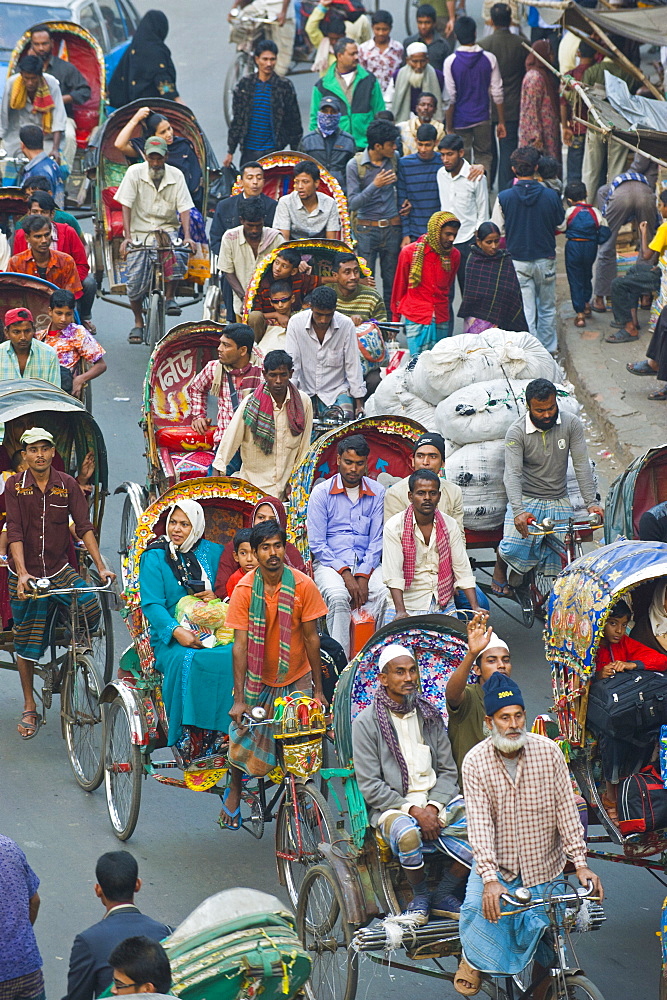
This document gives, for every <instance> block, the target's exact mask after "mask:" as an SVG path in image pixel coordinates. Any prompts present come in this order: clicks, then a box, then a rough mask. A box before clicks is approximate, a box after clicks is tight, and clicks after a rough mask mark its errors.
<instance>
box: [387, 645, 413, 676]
mask: <svg viewBox="0 0 667 1000" xmlns="http://www.w3.org/2000/svg"><path fill="white" fill-rule="evenodd" d="M399 656H409V657H410V659H411V660H414V661H415V663H416V662H417V657H416V656H415V654H414V653H413V652H412V650H411V649H408V647H407V646H399V645H398V643H397V642H392V644H391V645H390V646H385V647H384V649H383V650H382V652H381V653H380V658H379V659H378V670H382V668H383V667H384V666H385V665H386V664H387V663H389V661H390V660H396V659H397V658H398V657H399Z"/></svg>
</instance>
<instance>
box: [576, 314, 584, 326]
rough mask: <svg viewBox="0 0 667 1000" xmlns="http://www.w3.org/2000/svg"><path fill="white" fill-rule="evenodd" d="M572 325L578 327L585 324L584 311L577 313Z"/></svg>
mask: <svg viewBox="0 0 667 1000" xmlns="http://www.w3.org/2000/svg"><path fill="white" fill-rule="evenodd" d="M574 325H575V326H579V327H582V326H586V317H585V314H584V313H577V315H576V317H575V320H574Z"/></svg>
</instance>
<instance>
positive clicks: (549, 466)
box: [491, 378, 604, 597]
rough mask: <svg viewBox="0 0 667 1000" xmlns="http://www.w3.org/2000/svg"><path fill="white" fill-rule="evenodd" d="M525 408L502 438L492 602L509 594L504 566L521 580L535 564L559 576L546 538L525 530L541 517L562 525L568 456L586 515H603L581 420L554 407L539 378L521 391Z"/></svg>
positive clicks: (568, 508) (548, 387) (567, 509)
mask: <svg viewBox="0 0 667 1000" xmlns="http://www.w3.org/2000/svg"><path fill="white" fill-rule="evenodd" d="M526 408H527V412H526V415H525V417H519V419H518V420H515V421H514V423H513V424H512V426H511V427H510V428H509V430H508V431H507V434H506V435H505V475H504V483H505V489H506V491H507V498H508V504H507V514H506V516H505V525H504V528H503V540H502V541H501V543H500V545H499V546H498V557H497V559H496V567H495V569H494V571H493V579H492V581H491V586H492V588H493V592H494V594H497V595H498V597H505V596H507V595H508V594H509V589H510V588H509V584H508V582H507V567H508V566H509V568H510V569H511V570H513V571H514V572H515V573H517V574H518V575H519V576H521V577H523V576H524V574H526V573H527V572H528V571H529V570H530V569H532V568H533V567H534V566H538V565H539V566H541V567H542V568H543V570H544V572H545V573H548V574H551V575H553V576H556V575H557V574H558V573H559V572H560V570H561V563H560V556H559V555H558V554H557V552H555V550H554V549H553V548H551V547H550V546H549V545H547V541H546V536H544V535H542V534H537V535H534V536H531V535H530V529H529V525H530V524H532V523H533V522H535V521H542V520H543V519H544V518H553V519H554V520H562V519H563V518H567V517H568V516H569V515H570V514H571V512H572V504H571V503H570V499H569V497H568V494H567V461H568V457H569V456H570V455H571V456H572V462H573V465H574V471H575V473H576V476H577V482H578V484H579V488H580V490H581V495H582V496H583V498H584V503H585V504H586V507H587V509H588V511H589V512H590V513H591V514H597V515H598V516H599V517H600V518H602V517H603V516H604V511H603V510H602V508H601V507H600V505H599V503H598V501H597V499H596V496H595V484H594V482H593V475H592V473H591V465H590V461H589V458H588V449H587V447H586V435H585V432H584V425H583V422H582V421H581V419H580V418H579V417H577V416H575V414H573V413H568V412H567V411H565V410H561V409H560V408H559V406H558V397H557V392H556V386H555V385H554V384H553V382H549V381H548V380H547V379H543V378H538V379H533V381H532V382H529V383H528V385H527V386H526Z"/></svg>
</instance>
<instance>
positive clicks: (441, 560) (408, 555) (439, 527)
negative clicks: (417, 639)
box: [401, 504, 454, 608]
mask: <svg viewBox="0 0 667 1000" xmlns="http://www.w3.org/2000/svg"><path fill="white" fill-rule="evenodd" d="M434 521H435V545H436V548H437V550H438V605H439V606H440V607H441V608H446V607H447V605H448V604H450V603H451V600H452V595H453V593H454V569H453V567H452V549H451V546H450V544H449V531H448V530H447V525H446V524H445V519H444V517H443V516H442V514H441V513H440V511H439V510H436V512H435V519H434ZM401 545H402V546H403V579H404V581H405V589H406V590H407V589H408V587H409V586H410V585H411V583H412V581H413V580H414V578H415V567H416V565H417V546H416V544H415V510H414V507H413V506H412V504H410V506H409V507H408V508H407V509H406V511H405V514H404V515H403V526H402V529H401Z"/></svg>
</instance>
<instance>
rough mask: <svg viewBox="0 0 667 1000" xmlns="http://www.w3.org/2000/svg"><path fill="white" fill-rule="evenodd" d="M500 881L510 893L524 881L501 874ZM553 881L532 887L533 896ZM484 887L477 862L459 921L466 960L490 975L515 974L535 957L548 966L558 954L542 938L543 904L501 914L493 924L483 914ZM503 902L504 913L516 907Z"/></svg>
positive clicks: (544, 922)
mask: <svg viewBox="0 0 667 1000" xmlns="http://www.w3.org/2000/svg"><path fill="white" fill-rule="evenodd" d="M498 881H499V882H500V883H501V885H503V886H505V888H506V889H508V890H509V891H510V892H513V891H514V890H515V889H518V888H519V886H520V885H521V884H522V883H521V879H520V878H515V879H513V880H512V881H511V882H508V881H506V880H505V879H503V878H501V877H500V875H498ZM551 884H552V883H550V882H545V883H543V884H541V885H535V886H531V887H530V891H531V892H532V894H533V897H543V896H544V893H545V891H546V890H547V889H548V888H549V886H550V885H551ZM483 890H484V884H483V882H482V879H481V876H480V875H478V874H477V865H473V869H472V871H471V872H470V875H469V877H468V885H467V887H466V897H465V900H464V901H463V906H462V907H461V916H460V920H459V928H460V936H461V945H462V948H463V956H464V958H465V960H466V962H468V963H469V964H470V965H472V966H473V968H475V969H478V970H479V971H480V972H486V973H488V974H489V975H491V976H516V975H517V974H518V973H519V972H521V971H522V970H523V969H525V968H526V966H527V965H528V963H529V962H531V961H532V960H533V958H534V959H535V960H536V961H537V962H539V964H540V965H542V966H543V967H544V968H549V966H551V965H552V964H553V962H554V960H555V955H554V950H553V948H552V947H551V943H550V942H549V941H547V940H544V938H543V935H544V931H545V930H546V928H547V927H548V926H549V918H548V917H547V914H546V911H545V909H544V907H543V906H540V907H535V909H532V910H524V911H521V912H519V913H510V914H509V915H508V916H502V917H501V918H500V920H499V921H498V923H497V924H492V923H491V921H490V920H487V919H486V918H485V917H483V916H482V892H483ZM500 905H501V911H502V912H504V911H508V912H509V911H511V910H514V907H512V906H510V905H509V904H508V903H503V902H502V901H501V904H500Z"/></svg>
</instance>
